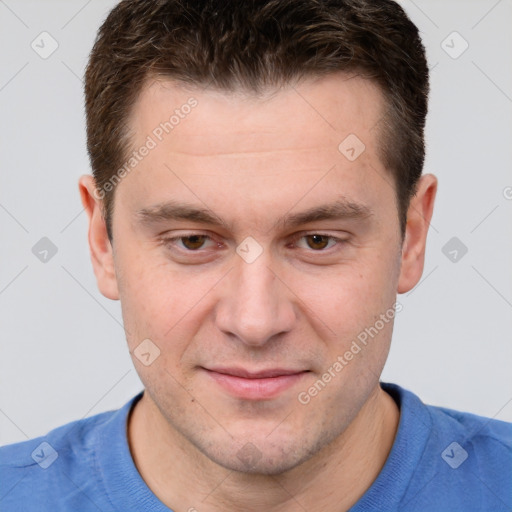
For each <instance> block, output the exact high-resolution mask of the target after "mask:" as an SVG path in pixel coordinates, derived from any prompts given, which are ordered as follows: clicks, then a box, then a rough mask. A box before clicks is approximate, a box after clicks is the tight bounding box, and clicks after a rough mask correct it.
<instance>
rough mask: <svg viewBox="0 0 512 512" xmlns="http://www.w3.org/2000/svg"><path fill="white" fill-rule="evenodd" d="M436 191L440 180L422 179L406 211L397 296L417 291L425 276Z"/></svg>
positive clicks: (427, 175) (424, 177)
mask: <svg viewBox="0 0 512 512" xmlns="http://www.w3.org/2000/svg"><path fill="white" fill-rule="evenodd" d="M436 192H437V178H436V177H435V176H434V175H432V174H425V175H424V176H422V177H421V178H420V180H419V182H418V187H417V192H416V194H415V196H414V197H413V198H412V199H411V203H410V205H409V209H408V211H407V225H406V230H405V237H404V242H403V245H402V262H401V269H400V277H399V280H398V289H397V292H398V293H405V292H408V291H409V290H411V289H412V288H414V286H416V284H417V283H418V282H419V280H420V278H421V275H422V273H423V265H424V261H425V248H426V242H427V234H428V228H429V226H430V220H431V219H432V213H433V210H434V201H435V197H436Z"/></svg>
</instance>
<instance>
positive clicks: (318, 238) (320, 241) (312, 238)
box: [297, 233, 344, 251]
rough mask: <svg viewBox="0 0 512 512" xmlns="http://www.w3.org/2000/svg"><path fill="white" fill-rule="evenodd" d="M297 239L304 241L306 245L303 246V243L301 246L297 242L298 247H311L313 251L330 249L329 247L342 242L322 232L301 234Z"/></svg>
mask: <svg viewBox="0 0 512 512" xmlns="http://www.w3.org/2000/svg"><path fill="white" fill-rule="evenodd" d="M298 240H299V241H301V240H305V241H306V247H304V245H302V246H301V245H300V244H297V245H298V247H301V248H302V249H312V250H313V251H323V250H325V249H330V248H331V247H334V246H335V245H337V244H341V243H343V242H344V240H342V239H340V238H336V237H334V236H330V235H325V234H322V233H312V234H308V235H303V236H301V237H300V238H299V239H298Z"/></svg>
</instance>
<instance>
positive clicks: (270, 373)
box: [205, 368, 306, 379]
mask: <svg viewBox="0 0 512 512" xmlns="http://www.w3.org/2000/svg"><path fill="white" fill-rule="evenodd" d="M205 370H208V371H210V372H216V373H223V374H225V375H231V376H233V377H242V378H245V379H270V378H272V377H281V376H283V375H294V374H296V373H303V372H304V371H306V370H295V369H289V368H268V369H266V370H258V371H249V370H246V369H245V368H205Z"/></svg>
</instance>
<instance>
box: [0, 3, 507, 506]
mask: <svg viewBox="0 0 512 512" xmlns="http://www.w3.org/2000/svg"><path fill="white" fill-rule="evenodd" d="M85 93H86V113H87V138H88V150H89V154H90V158H91V164H92V168H93V171H94V176H83V177H82V178H81V179H80V193H81V197H82V201H83V204H84V207H85V209H86V211H87V214H88V218H89V244H90V250H91V258H92V263H93V267H94V271H95V274H96V278H97V282H98V286H99V289H100V291H101V293H103V294H104V295H105V296H106V297H108V298H110V299H113V300H118V299H119V300H120V301H121V305H122V310H123V319H124V325H125V330H126V335H127V341H128V345H129V349H130V353H131V355H132V358H133V362H134V365H135V367H136V369H137V371H138V373H139V376H140V378H141V380H142V382H143V383H144V387H145V390H144V392H143V393H142V394H141V395H139V396H137V397H135V398H134V399H133V400H131V401H130V402H129V403H128V404H126V405H125V406H124V407H123V408H122V409H120V410H119V411H116V412H109V413H103V414H100V415H97V416H94V417H92V418H88V419H86V420H82V421H79V422H75V423H71V424H69V425H65V426H63V427H61V428H59V429H56V430H54V431H52V432H50V433H49V434H48V435H47V436H45V437H44V438H40V439H35V440H32V441H28V442H25V443H20V444H16V445H12V446H8V447H4V448H3V449H2V451H1V454H2V466H1V478H2V480H1V481H2V484H1V485H2V492H1V496H2V500H1V501H0V504H1V505H2V510H24V511H25V510H28V511H30V510H38V511H40V510H52V511H55V510H80V511H82V510H105V511H106V510H119V511H128V510H154V511H159V510H169V509H171V510H174V511H176V512H182V511H199V512H203V511H204V512H209V511H235V510H236V511H240V510H243V511H256V510H258V511H259V510H265V511H269V512H270V511H283V512H285V511H286V512H288V511H304V510H307V511H320V510H321V511H346V510H351V511H363V510H364V511H366V510H378V511H388V510H407V511H409V510H421V511H442V510H464V511H466V510H467V511H469V510H480V511H483V510H489V511H491V510H492V511H496V510H510V509H511V507H512V495H511V489H510V488H511V486H510V481H512V480H511V477H512V468H511V466H512V463H511V454H512V453H511V452H512V429H511V426H510V425H509V424H506V423H504V422H500V421H496V420H491V419H487V418H482V417H478V416H474V415H471V414H466V413H459V412H456V411H452V410H447V409H442V408H436V407H429V406H425V405H424V404H423V403H422V402H421V401H420V400H419V399H418V398H417V397H416V396H415V395H414V394H412V393H410V392H409V391H406V390H404V389H402V388H400V387H398V386H396V385H391V384H383V383H380V381H379V378H380V374H381V371H382V368H383V366H384V363H385V360H386V357H387V354H388V350H389V345H390V341H391V335H392V327H393V321H394V316H395V314H396V312H397V311H399V310H400V308H401V305H400V303H399V301H397V297H396V295H397V293H404V292H407V291H408V290H410V289H412V288H413V287H414V286H415V285H416V283H418V281H419V279H420V277H421V274H422V271H423V261H424V254H425V242H426V236H427V231H428V227H429V221H430V219H431V216H432V210H433V205H434V199H435V194H436V187H437V181H436V178H435V177H434V176H432V175H423V176H422V167H423V160H424V142H423V129H424V123H425V116H426V112H427V95H428V71H427V65H426V61H425V55H424V49H423V46H422V44H421V41H420V39H419V35H418V31H417V29H416V27H415V26H414V25H413V24H412V23H411V22H410V20H409V19H408V18H407V17H406V15H405V14H404V12H403V10H402V9H401V8H400V7H399V6H398V5H397V4H396V3H394V2H392V1H390V0H382V1H380V2H369V1H365V0H336V1H324V2H318V1H315V0H304V1H301V2H293V1H290V0H267V1H262V2H252V1H248V2H235V1H224V2H205V1H203V2H201V1H192V0H188V1H181V2H178V1H176V0H125V1H123V2H121V3H120V4H119V5H118V6H117V7H116V8H115V9H114V10H113V11H112V12H111V13H110V15H109V16H108V17H107V19H106V21H105V22H104V24H103V26H102V27H101V29H100V32H99V35H98V38H97V40H96V43H95V45H94V48H93V51H92V53H91V56H90V61H89V65H88V68H87V72H86V85H85Z"/></svg>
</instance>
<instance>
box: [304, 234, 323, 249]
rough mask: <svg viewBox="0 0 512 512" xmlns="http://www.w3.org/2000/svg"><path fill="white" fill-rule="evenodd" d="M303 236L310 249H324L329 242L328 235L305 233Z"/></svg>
mask: <svg viewBox="0 0 512 512" xmlns="http://www.w3.org/2000/svg"><path fill="white" fill-rule="evenodd" d="M305 238H306V239H307V243H308V245H309V247H311V249H325V248H326V247H327V244H328V243H329V237H328V236H325V235H306V237H305Z"/></svg>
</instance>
